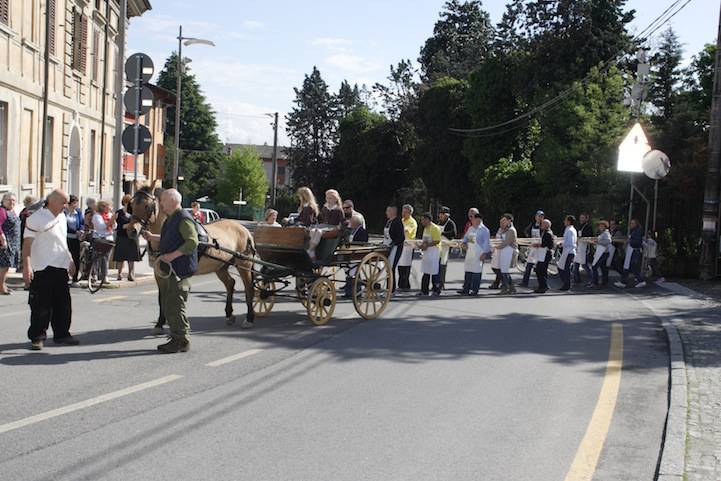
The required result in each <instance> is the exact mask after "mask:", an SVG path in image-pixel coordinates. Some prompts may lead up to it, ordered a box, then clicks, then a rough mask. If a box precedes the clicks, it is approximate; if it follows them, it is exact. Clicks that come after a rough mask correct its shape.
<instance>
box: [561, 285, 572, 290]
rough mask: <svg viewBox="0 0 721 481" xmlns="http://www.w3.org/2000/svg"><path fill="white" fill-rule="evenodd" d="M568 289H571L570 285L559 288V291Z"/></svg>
mask: <svg viewBox="0 0 721 481" xmlns="http://www.w3.org/2000/svg"><path fill="white" fill-rule="evenodd" d="M570 290H571V287H570V286H563V287H561V288H560V289H559V291H570Z"/></svg>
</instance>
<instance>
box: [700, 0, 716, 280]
mask: <svg viewBox="0 0 721 481" xmlns="http://www.w3.org/2000/svg"><path fill="white" fill-rule="evenodd" d="M709 152H710V156H709V162H708V172H707V173H706V189H705V192H704V197H703V231H702V239H703V248H702V249H701V262H700V263H701V279H705V280H708V279H712V278H714V277H716V276H717V275H718V257H719V249H718V240H719V168H721V11H720V12H719V25H718V33H717V37H716V64H715V67H714V82H713V94H712V102H711V123H710V128H709Z"/></svg>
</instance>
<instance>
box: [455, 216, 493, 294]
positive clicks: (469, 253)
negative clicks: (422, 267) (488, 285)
mask: <svg viewBox="0 0 721 481" xmlns="http://www.w3.org/2000/svg"><path fill="white" fill-rule="evenodd" d="M463 245H464V246H465V247H466V258H465V261H464V263H463V268H464V271H465V275H464V279H463V289H461V290H460V291H457V292H458V293H459V294H461V295H464V296H467V295H471V296H476V295H478V290H479V289H480V288H481V274H482V273H483V262H484V261H485V259H486V257H487V256H488V255H490V253H491V242H490V232H489V231H488V228H487V227H486V226H484V225H483V220H482V219H481V214H478V213H476V214H473V219H472V222H471V226H470V227H469V228H468V229H466V233H465V235H464V236H463Z"/></svg>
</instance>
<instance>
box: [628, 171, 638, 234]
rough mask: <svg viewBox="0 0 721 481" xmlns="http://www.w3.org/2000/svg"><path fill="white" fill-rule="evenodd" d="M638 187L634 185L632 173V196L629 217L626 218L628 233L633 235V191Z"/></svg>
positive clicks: (629, 202)
mask: <svg viewBox="0 0 721 481" xmlns="http://www.w3.org/2000/svg"><path fill="white" fill-rule="evenodd" d="M635 189H636V187H635V186H634V185H633V174H631V198H630V199H629V201H628V219H626V234H627V235H629V236H630V235H631V217H632V216H633V191H634V190H635Z"/></svg>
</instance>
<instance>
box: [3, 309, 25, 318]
mask: <svg viewBox="0 0 721 481" xmlns="http://www.w3.org/2000/svg"><path fill="white" fill-rule="evenodd" d="M29 312H30V311H29V310H26V311H15V312H3V313H2V314H0V317H10V316H17V315H18V314H29Z"/></svg>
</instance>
